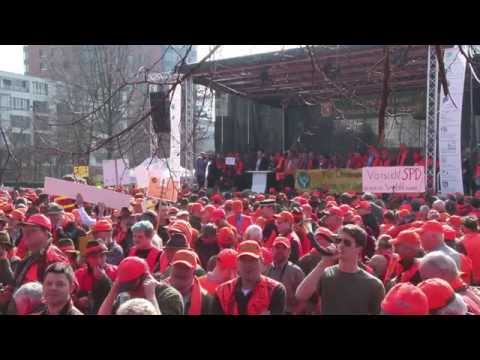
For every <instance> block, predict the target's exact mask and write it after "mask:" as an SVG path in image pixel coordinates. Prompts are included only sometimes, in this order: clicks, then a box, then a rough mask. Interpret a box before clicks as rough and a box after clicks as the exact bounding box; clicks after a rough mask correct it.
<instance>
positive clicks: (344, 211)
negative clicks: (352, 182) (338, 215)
mask: <svg viewBox="0 0 480 360" xmlns="http://www.w3.org/2000/svg"><path fill="white" fill-rule="evenodd" d="M338 208H339V209H340V210H341V211H342V214H343V216H345V215H347V213H348V212H349V211H350V210H352V208H351V207H350V206H349V205H347V204H342V205H340V206H339V207H338Z"/></svg>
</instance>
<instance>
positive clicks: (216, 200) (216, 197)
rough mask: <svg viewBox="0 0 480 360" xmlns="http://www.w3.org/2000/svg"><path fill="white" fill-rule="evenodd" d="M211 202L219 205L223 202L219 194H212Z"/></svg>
mask: <svg viewBox="0 0 480 360" xmlns="http://www.w3.org/2000/svg"><path fill="white" fill-rule="evenodd" d="M212 201H213V202H214V203H221V202H222V201H223V196H222V195H220V194H213V195H212Z"/></svg>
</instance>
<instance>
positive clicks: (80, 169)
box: [73, 166, 89, 178]
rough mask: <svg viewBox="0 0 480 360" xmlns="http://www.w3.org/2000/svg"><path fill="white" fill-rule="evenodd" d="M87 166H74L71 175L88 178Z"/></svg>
mask: <svg viewBox="0 0 480 360" xmlns="http://www.w3.org/2000/svg"><path fill="white" fill-rule="evenodd" d="M88 173H89V172H88V166H74V167H73V175H75V176H76V177H79V178H88Z"/></svg>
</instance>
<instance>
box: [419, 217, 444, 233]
mask: <svg viewBox="0 0 480 360" xmlns="http://www.w3.org/2000/svg"><path fill="white" fill-rule="evenodd" d="M421 232H432V233H442V234H443V225H442V224H441V223H439V222H438V221H436V220H429V221H427V222H425V223H424V224H423V226H422V227H421Z"/></svg>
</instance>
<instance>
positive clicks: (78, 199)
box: [75, 194, 84, 207]
mask: <svg viewBox="0 0 480 360" xmlns="http://www.w3.org/2000/svg"><path fill="white" fill-rule="evenodd" d="M75 200H76V202H77V206H78V207H83V205H84V201H83V196H82V194H77V197H76V199H75Z"/></svg>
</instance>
